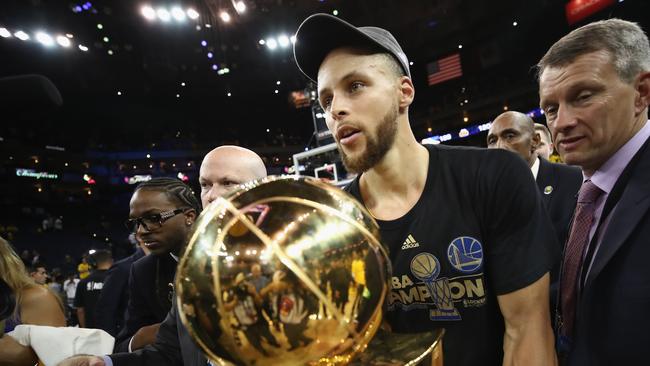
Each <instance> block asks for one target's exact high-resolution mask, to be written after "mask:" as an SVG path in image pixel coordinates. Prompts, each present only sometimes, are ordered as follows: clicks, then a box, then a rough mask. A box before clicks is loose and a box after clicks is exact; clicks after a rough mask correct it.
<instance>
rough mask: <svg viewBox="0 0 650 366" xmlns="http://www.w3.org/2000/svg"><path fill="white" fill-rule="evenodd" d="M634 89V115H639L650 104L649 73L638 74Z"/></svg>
mask: <svg viewBox="0 0 650 366" xmlns="http://www.w3.org/2000/svg"><path fill="white" fill-rule="evenodd" d="M634 87H635V89H636V98H635V99H634V113H635V114H636V115H638V114H640V113H643V111H645V110H646V108H648V105H649V104H650V72H642V73H640V74H639V76H638V77H637V80H636V83H635V85H634ZM646 113H647V112H646ZM646 117H647V116H646Z"/></svg>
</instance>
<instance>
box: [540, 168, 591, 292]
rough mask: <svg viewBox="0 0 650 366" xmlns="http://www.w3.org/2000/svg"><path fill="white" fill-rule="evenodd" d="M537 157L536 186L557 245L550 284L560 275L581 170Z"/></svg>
mask: <svg viewBox="0 0 650 366" xmlns="http://www.w3.org/2000/svg"><path fill="white" fill-rule="evenodd" d="M538 159H539V171H538V172H537V179H536V181H537V186H538V187H539V190H540V192H541V194H542V201H543V202H544V206H545V207H546V211H547V212H548V215H549V216H550V218H551V221H552V222H553V228H554V229H555V234H556V235H557V239H558V243H559V245H560V246H559V247H558V248H556V249H555V251H554V252H555V253H556V254H557V255H556V256H555V258H558V260H557V261H556V262H555V263H554V266H553V269H552V270H551V283H554V282H555V281H557V279H558V276H559V270H560V257H561V255H560V254H561V253H562V251H563V249H564V243H565V242H566V239H567V237H568V235H569V225H570V224H571V217H572V216H573V210H574V209H575V207H576V194H577V193H578V191H579V190H580V186H581V185H582V171H581V170H580V168H577V167H573V166H568V165H564V164H555V163H551V162H549V161H546V160H545V159H541V158H538Z"/></svg>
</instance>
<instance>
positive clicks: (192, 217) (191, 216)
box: [185, 209, 198, 225]
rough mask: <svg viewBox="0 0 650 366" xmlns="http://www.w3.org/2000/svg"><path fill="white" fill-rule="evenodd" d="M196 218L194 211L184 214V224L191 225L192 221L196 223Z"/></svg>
mask: <svg viewBox="0 0 650 366" xmlns="http://www.w3.org/2000/svg"><path fill="white" fill-rule="evenodd" d="M197 217H198V214H197V213H196V210H194V209H191V210H189V211H187V212H186V213H185V222H186V223H187V225H192V224H194V221H196V218H197Z"/></svg>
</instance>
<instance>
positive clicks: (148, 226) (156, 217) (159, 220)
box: [124, 208, 190, 232]
mask: <svg viewBox="0 0 650 366" xmlns="http://www.w3.org/2000/svg"><path fill="white" fill-rule="evenodd" d="M187 210H190V209H189V208H177V209H175V210H171V211H164V212H161V213H157V214H151V215H145V216H141V217H136V218H134V219H128V220H126V222H125V223H124V225H125V226H126V228H127V229H129V231H132V232H136V231H137V230H138V228H139V227H140V225H142V227H144V228H145V230H147V231H151V230H156V229H159V228H160V227H161V226H162V224H164V223H165V221H167V220H169V219H171V218H172V217H174V216H176V215H178V214H180V213H183V212H185V211H187Z"/></svg>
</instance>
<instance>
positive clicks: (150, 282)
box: [115, 254, 177, 352]
mask: <svg viewBox="0 0 650 366" xmlns="http://www.w3.org/2000/svg"><path fill="white" fill-rule="evenodd" d="M176 265H177V263H176V261H175V260H174V258H172V257H171V256H170V255H169V254H165V255H161V256H155V255H148V256H146V257H143V258H140V259H139V260H137V261H135V262H134V263H133V266H132V267H131V274H130V278H129V293H130V296H129V303H128V306H127V311H126V317H125V324H124V328H123V329H122V331H121V332H120V334H119V335H118V336H117V337H116V339H115V351H116V352H127V351H128V346H129V341H130V340H131V337H133V335H134V334H135V332H137V331H138V329H140V328H142V327H143V326H146V325H152V324H156V323H160V322H162V321H163V320H164V319H165V317H166V316H167V313H168V312H169V310H170V309H171V304H172V293H173V287H172V284H173V283H174V275H175V274H176Z"/></svg>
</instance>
